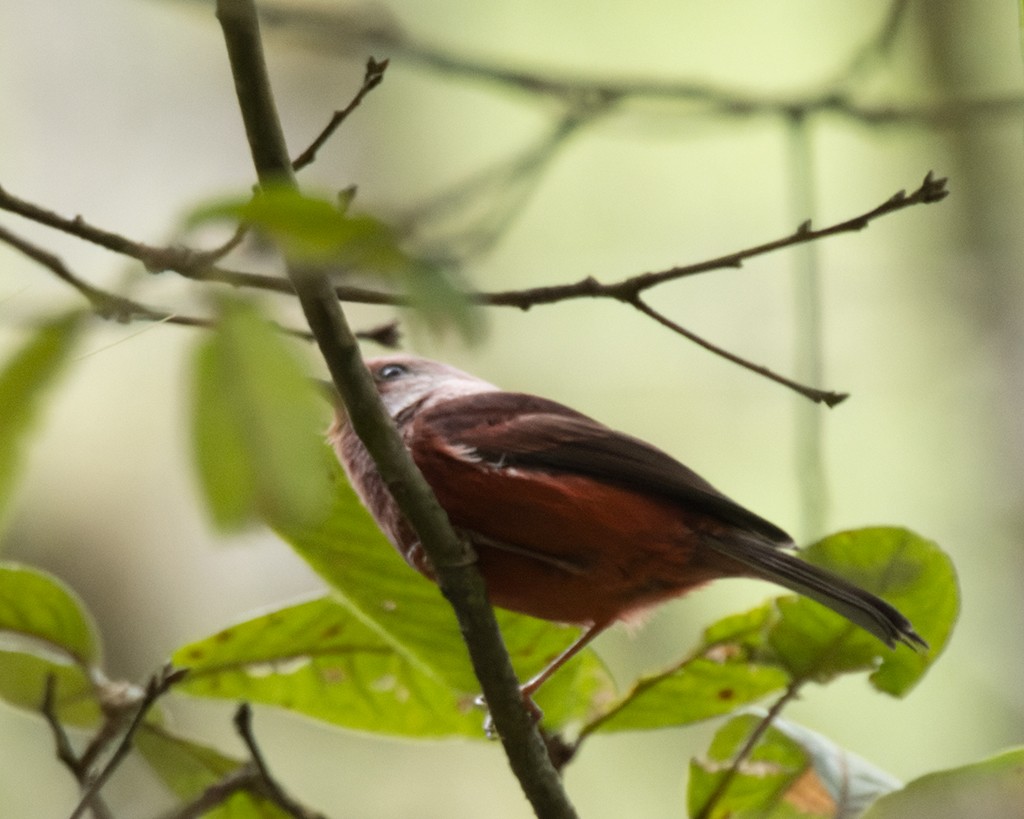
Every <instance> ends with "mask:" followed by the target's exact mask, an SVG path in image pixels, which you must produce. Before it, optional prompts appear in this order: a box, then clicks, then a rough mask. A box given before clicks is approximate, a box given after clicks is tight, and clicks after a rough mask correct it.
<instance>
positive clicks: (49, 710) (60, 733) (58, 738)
mask: <svg viewBox="0 0 1024 819" xmlns="http://www.w3.org/2000/svg"><path fill="white" fill-rule="evenodd" d="M56 696H57V679H56V677H54V675H53V674H49V675H47V677H46V688H45V690H44V692H43V702H42V705H41V706H40V709H39V710H40V711H41V712H42V714H43V718H44V719H45V720H46V724H47V725H49V726H50V731H51V732H52V733H53V741H54V745H55V746H56V749H57V759H59V760H60V761H61V762H62V763H63V765H64V767H65V768H67V769H68V771H70V772H71V775H72V776H73V777H74V778H75V782H77V783H78V787H79V788H84V787H86V786H87V784H88V781H89V765H88V763H83V761H82V758H80V757H79V756H78V754H77V753H75V749H74V748H73V747H72V746H71V740H70V739H69V738H68V735H67V732H66V731H65V730H64V726H63V725H62V724H61V721H60V718H59V717H58V716H57V703H56ZM89 809H90V810H91V811H92V814H93V816H94V817H95V819H113V814H112V813H111V812H110V808H108V807H107V805H106V803H105V802H104V801H103V797H101V796H100V795H99V794H98V793H94V794H93V795H92V797H91V798H90V799H89Z"/></svg>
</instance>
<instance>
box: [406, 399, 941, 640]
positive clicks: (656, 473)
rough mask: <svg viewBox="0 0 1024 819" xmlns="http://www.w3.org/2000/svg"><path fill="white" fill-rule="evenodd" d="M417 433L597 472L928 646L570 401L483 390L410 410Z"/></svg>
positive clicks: (711, 541) (751, 560) (470, 450)
mask: <svg viewBox="0 0 1024 819" xmlns="http://www.w3.org/2000/svg"><path fill="white" fill-rule="evenodd" d="M412 432H413V435H412V437H413V439H416V438H417V437H418V436H419V435H421V434H422V435H424V436H425V437H426V438H433V437H434V436H439V437H440V438H441V439H442V440H444V441H446V442H447V443H449V444H450V445H452V446H455V447H459V448H462V449H464V450H465V451H466V453H467V454H469V455H471V457H475V458H479V459H480V460H482V461H484V462H487V463H490V464H492V465H495V466H502V467H511V468H520V469H523V468H525V469H534V470H540V471H541V472H545V473H548V474H554V475H557V474H568V475H576V476H581V477H586V478H594V479H597V480H599V481H602V482H605V483H607V484H610V485H615V486H619V487H622V488H624V489H634V490H640V491H641V492H642V493H645V494H647V495H653V496H660V497H662V498H664V499H666V500H669V501H670V502H672V503H673V504H676V505H678V506H679V507H680V508H682V509H684V510H688V511H691V512H696V513H699V514H700V515H703V516H707V517H710V518H712V519H716V520H717V521H719V522H720V523H723V524H727V528H726V529H723V530H722V531H723V534H722V535H721V536H715V535H712V534H707V535H705V536H704V538H703V545H704V546H706V547H708V548H710V549H712V550H714V551H715V552H718V553H720V554H722V555H723V556H725V557H726V558H728V559H730V560H734V561H738V562H739V563H741V564H743V565H745V566H747V567H749V568H750V569H751V574H753V575H756V576H760V577H763V578H765V579H768V580H772V581H774V582H776V583H779V584H780V585H782V586H785V587H786V588H789V589H791V590H793V591H796V592H798V593H800V594H804V595H806V596H808V597H810V598H812V599H814V600H817V601H818V602H820V603H822V604H824V605H826V606H828V607H829V608H832V609H833V610H835V611H837V612H839V613H840V614H842V615H843V616H844V617H847V618H848V619H850V620H851V621H852V622H854V623H856V624H857V625H860V626H861V627H863V628H865V629H866V630H868V631H869V632H871V633H872V634H875V635H876V636H877V637H879V638H880V639H881V640H883V641H884V642H885V643H887V644H888V645H890V646H891V645H893V644H894V643H895V642H896V641H900V642H905V643H908V644H914V643H917V644H920V645H925V643H924V641H923V640H922V639H921V638H920V637H919V636H918V635H917V633H916V632H915V631H914V630H913V628H912V626H911V624H910V623H909V621H908V620H907V619H906V618H905V617H903V615H902V614H900V613H899V612H898V611H897V610H896V609H895V608H893V607H892V606H890V605H889V604H888V603H886V602H885V601H883V600H881V599H879V598H877V597H876V596H875V595H873V594H870V593H869V592H866V591H864V590H863V589H860V588H858V587H857V586H854V585H853V584H851V583H849V582H848V581H846V580H843V579H842V578H841V577H838V576H836V575H834V574H832V573H831V572H827V571H825V570H823V569H819V568H818V567H816V566H813V565H811V564H809V563H806V562H804V561H802V560H799V559H798V558H795V557H793V556H792V555H790V554H788V553H786V552H783V551H780V550H779V547H782V546H788V545H791V544H792V539H791V538H790V537H789V535H787V534H786V532H784V531H783V530H782V529H780V528H779V527H777V526H775V525H774V524H772V523H770V522H769V521H767V520H765V519H764V518H762V517H760V516H758V515H755V514H754V513H753V512H750V511H748V510H747V509H745V508H743V507H742V506H740V505H739V504H737V503H735V502H734V501H732V500H730V499H729V498H728V497H726V496H725V495H723V494H722V493H721V492H719V491H718V490H717V489H715V487H713V486H712V485H711V484H710V483H708V482H707V481H706V480H704V479H703V478H701V477H700V476H699V475H698V474H697V473H695V472H693V471H692V470H691V469H689V468H687V467H686V466H684V465H683V464H681V463H679V462H678V461H677V460H675V459H674V458H673V457H671V456H670V455H668V454H666V453H665V452H662V451H661V450H659V449H657V448H656V447H654V446H651V445H650V444H648V443H645V442H644V441H641V440H639V439H637V438H633V437H632V436H629V435H625V434H623V433H620V432H616V431H614V430H612V429H610V428H609V427H606V426H604V425H603V424H600V423H598V422H597V421H594V420H593V419H591V418H589V417H587V416H586V415H583V414H582V413H579V412H577V411H576V410H573V409H571V408H569V407H566V406H564V405H562V404H559V403H557V402H555V401H550V400H548V399H545V398H540V397H538V396H533V395H526V394H522V393H508V392H484V393H478V394H473V395H468V396H463V397H460V398H455V399H452V400H450V401H445V402H443V403H441V404H439V405H437V406H435V407H432V408H428V409H425V410H423V411H421V412H419V413H418V414H417V415H416V416H415V421H414V422H413V427H412Z"/></svg>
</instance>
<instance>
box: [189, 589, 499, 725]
mask: <svg viewBox="0 0 1024 819" xmlns="http://www.w3.org/2000/svg"><path fill="white" fill-rule="evenodd" d="M173 662H174V664H175V665H178V666H182V667H187V668H189V669H190V671H189V674H188V676H187V677H186V678H185V680H184V681H183V682H182V683H180V684H179V685H178V686H177V689H178V690H179V691H184V692H188V693H190V694H195V695H199V696H206V697H220V698H227V699H232V700H247V701H250V702H259V703H265V704H268V705H276V706H279V707H282V708H287V709H289V710H292V711H296V712H298V713H301V714H305V715H307V716H310V717H313V718H315V719H320V720H324V721H326V722H331V723H334V724H336V725H342V726H344V727H346V728H351V729H355V730H361V731H375V732H378V733H388V734H400V735H405V736H420V737H428V736H448V735H455V734H462V735H467V736H476V735H478V734H479V733H480V725H481V719H482V714H481V713H480V712H479V711H476V710H475V709H474V708H473V705H472V698H471V697H466V696H465V695H462V696H460V695H459V694H458V693H457V692H455V691H454V690H453V689H452V688H451V687H450V686H448V685H446V684H444V683H443V682H442V681H441V680H439V679H438V678H437V677H435V676H433V675H431V674H429V673H426V672H425V671H424V670H422V669H421V668H418V667H416V666H415V665H414V664H413V663H411V662H410V661H409V659H408V658H407V657H406V656H404V655H403V653H402V652H400V651H398V650H397V649H396V647H395V646H394V645H393V644H392V643H390V642H389V641H387V640H385V639H384V638H383V637H382V636H381V635H380V634H379V633H378V632H377V631H376V630H375V629H373V628H370V627H369V626H368V625H366V624H365V623H363V622H362V621H360V620H359V619H357V618H356V617H355V616H354V615H353V614H352V613H351V612H350V611H349V609H348V608H346V607H345V606H343V605H341V604H340V603H338V602H337V601H335V600H333V599H331V598H327V597H325V598H319V599H316V600H310V601H307V602H304V603H299V604H297V605H294V606H289V607H287V608H283V609H279V610H277V611H273V612H270V613H268V614H264V615H261V616H259V617H256V618H253V619H252V620H248V621H246V622H244V623H239V624H238V625H234V626H231V627H229V628H226V629H224V630H223V631H221V632H219V633H218V634H215V635H213V636H211V637H209V638H207V639H205V640H201V641H199V642H196V643H192V644H190V645H187V646H184V647H182V648H181V649H179V650H178V651H176V652H175V654H174V656H173Z"/></svg>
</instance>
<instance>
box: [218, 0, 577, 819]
mask: <svg viewBox="0 0 1024 819" xmlns="http://www.w3.org/2000/svg"><path fill="white" fill-rule="evenodd" d="M217 16H218V19H219V21H220V24H221V27H222V29H223V31H224V39H225V43H226V45H227V49H228V57H229V60H230V62H231V70H232V74H233V76H234V78H235V88H236V91H237V94H238V100H239V106H240V108H241V111H242V118H243V120H244V122H245V127H246V134H247V136H248V138H249V145H250V149H251V151H252V155H253V162H254V164H255V166H256V171H257V175H258V177H259V180H260V184H261V185H267V184H268V183H272V184H278V185H280V184H288V185H294V184H295V182H294V176H293V174H292V168H291V162H290V161H289V159H288V154H287V149H286V147H285V144H284V138H283V136H282V133H281V127H280V123H279V121H278V118H277V113H276V110H275V108H274V104H273V100H272V97H271V91H270V83H269V79H268V77H267V71H266V65H265V63H264V60H263V51H262V44H261V41H260V34H259V26H258V24H257V19H256V9H255V4H254V3H253V2H252V0H218V2H217ZM288 274H289V278H290V279H291V282H292V285H293V287H294V289H295V292H296V295H297V296H298V298H299V301H300V303H301V304H302V309H303V311H304V312H305V314H306V318H307V320H308V321H309V325H310V329H311V330H312V331H313V334H314V336H315V337H316V340H317V344H318V345H319V346H320V350H321V352H322V353H323V356H324V360H325V361H326V363H327V367H328V369H329V370H330V373H331V377H332V379H333V380H334V383H335V386H336V387H337V389H338V391H339V393H340V394H341V396H342V398H343V399H344V401H345V405H346V407H347V409H348V412H349V417H350V418H351V422H352V424H353V427H354V428H355V431H356V433H357V434H358V435H359V437H360V439H361V440H362V441H363V443H364V444H365V445H366V448H367V450H368V451H369V452H370V453H371V455H372V457H373V459H374V461H375V463H376V464H377V467H378V471H379V472H380V474H381V477H382V478H383V479H384V481H385V483H386V484H387V486H388V489H389V490H390V491H391V493H392V495H393V496H394V498H395V501H396V503H397V504H398V506H399V508H400V509H401V510H402V514H403V515H405V517H406V519H407V520H408V521H409V523H410V524H411V525H412V527H413V529H414V530H415V531H416V533H417V534H418V535H419V538H420V541H421V543H422V544H423V548H424V551H425V552H426V553H427V555H428V556H429V558H430V560H431V563H432V564H433V566H434V567H435V569H436V571H437V575H438V582H439V585H440V586H441V590H442V592H443V593H444V594H445V596H446V597H447V598H448V600H449V601H450V602H451V604H452V606H453V608H454V609H455V613H456V616H457V617H458V620H459V624H460V626H461V628H462V631H463V635H464V637H465V639H466V644H467V647H468V649H469V653H470V657H471V659H472V662H473V667H474V670H475V671H476V674H477V677H478V679H479V680H480V683H481V686H482V688H483V690H484V695H485V696H486V698H487V702H488V704H489V707H490V710H491V716H492V717H493V718H494V722H495V724H496V725H497V727H498V731H499V732H500V734H501V738H502V742H503V744H504V747H505V752H506V754H507V755H508V758H509V762H510V765H511V767H512V769H513V771H514V772H515V774H516V776H517V777H518V779H519V782H520V784H521V786H522V788H523V790H524V792H525V793H526V795H527V798H528V799H529V800H530V802H531V804H532V805H533V807H534V810H535V812H536V813H537V815H538V816H543V817H572V816H575V811H574V810H573V808H572V805H571V804H570V803H569V801H568V797H567V796H566V794H565V791H564V790H563V789H562V786H561V782H560V781H559V779H558V775H557V773H556V772H555V770H554V768H553V767H552V765H551V762H550V760H549V759H548V756H547V753H546V750H545V748H544V744H543V742H542V741H541V738H540V735H539V733H538V731H537V728H536V726H535V725H534V724H533V721H532V718H531V717H530V715H529V714H527V712H526V709H525V708H524V704H523V701H522V698H521V696H520V694H519V690H518V680H517V679H516V677H515V672H514V671H513V670H512V666H511V663H510V662H509V657H508V652H507V651H506V650H505V647H504V644H503V643H502V641H501V636H500V633H499V631H498V627H497V622H496V620H495V618H494V612H493V610H492V609H491V607H490V604H489V603H488V601H487V594H486V589H485V587H484V585H483V580H482V579H481V577H480V574H479V572H478V571H477V569H476V566H475V565H474V563H473V562H472V561H471V560H467V559H466V557H467V556H466V553H465V547H464V545H463V544H462V543H460V542H459V540H458V538H457V537H456V535H455V533H454V532H453V531H452V528H451V525H450V524H449V523H448V520H447V517H446V516H445V514H444V511H443V510H442V509H441V507H440V506H439V505H438V503H437V500H436V498H434V496H433V493H432V492H431V490H430V487H429V486H428V485H427V483H426V481H425V480H424V479H423V476H422V475H421V474H420V473H419V471H418V470H417V469H416V467H415V464H413V462H412V458H411V456H410V454H409V452H408V451H407V450H406V449H405V447H404V446H403V445H402V442H401V440H400V439H399V437H398V434H397V432H396V430H395V427H394V424H393V423H392V422H391V420H390V418H388V416H387V415H386V413H385V412H384V409H383V407H382V405H381V403H380V398H379V396H378V395H377V392H376V389H375V388H374V385H373V382H372V379H371V378H370V375H369V372H368V371H367V370H366V367H365V365H364V364H363V362H362V358H361V357H360V354H359V348H358V345H357V343H356V340H355V338H354V336H353V335H352V333H351V331H350V330H349V328H348V324H347V322H346V320H345V316H344V314H343V313H342V311H341V308H340V306H339V304H338V300H337V298H336V295H335V293H334V290H333V288H332V287H331V285H330V282H329V281H328V279H327V276H326V275H324V273H323V272H322V271H320V270H316V269H310V268H308V267H300V266H298V265H295V264H290V265H289V267H288Z"/></svg>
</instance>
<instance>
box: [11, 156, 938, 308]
mask: <svg viewBox="0 0 1024 819" xmlns="http://www.w3.org/2000/svg"><path fill="white" fill-rule="evenodd" d="M946 181H947V180H946V179H945V178H936V177H935V176H934V174H933V173H932V172H929V173H928V175H927V176H926V177H925V179H924V182H922V183H921V185H920V186H919V187H918V188H917V190H915V191H913V192H912V193H910V194H907V193H906V192H905V191H899V192H897V193H896V194H894V195H893V196H891V197H890V198H889V199H887V200H886V201H885V202H883V203H882V204H881V205H878V206H877V207H875V208H872V209H871V210H869V211H867V212H865V213H862V214H859V215H857V216H854V217H852V218H850V219H845V220H843V221H841V222H836V223H834V224H832V225H828V226H827V227H824V228H818V229H814V228H812V226H811V223H810V222H809V221H808V222H804V223H803V224H802V225H800V226H799V227H798V228H797V229H796V230H795V231H793V232H792V233H790V234H789V235H787V236H783V237H782V238H779V239H775V240H772V241H769V242H764V243H762V244H758V245H753V246H751V247H748V248H744V249H743V250H738V251H735V252H733V253H728V254H725V255H723V256H717V257H715V258H713V259H707V260H704V261H701V262H694V263H693V264H688V265H680V266H676V267H671V268H668V269H667V270H661V271H656V272H650V273H641V274H639V275H634V276H629V277H627V278H625V279H621V280H619V281H617V282H611V283H608V284H604V283H602V282H600V281H598V280H597V279H595V278H593V277H587V278H585V279H581V280H580V281H577V282H572V283H570V284H559V285H547V286H544V287H533V288H526V289H521V290H502V291H492V292H486V291H484V292H475V293H469V294H468V297H469V299H470V300H471V301H473V302H474V303H476V304H481V305H487V306H493V307H516V308H518V309H520V310H529V309H530V308H531V307H536V306H538V305H544V304H555V303H557V302H562V301H568V300H570V299H579V298H611V299H616V300H618V301H623V302H627V303H629V302H631V300H632V299H633V297H634V296H635V294H637V293H641V292H643V291H644V290H649V289H650V288H652V287H655V286H657V285H660V284H663V283H666V282H670V281H675V280H677V279H681V278H685V277H687V276H695V275H698V274H700V273H708V272H710V271H713V270H722V269H726V268H737V267H742V266H743V263H744V262H745V261H747V260H748V259H752V258H754V257H757V256H763V255H766V254H768V253H772V252H774V251H776V250H782V249H784V248H787V247H792V246H794V245H798V244H802V243H804V242H812V241H817V240H820V239H824V238H826V237H828V236H835V235H838V234H841V233H851V232H856V231H860V230H863V229H864V228H866V227H868V225H870V224H871V223H872V222H874V221H875V220H877V219H880V218H881V217H883V216H887V215H889V214H892V213H896V212H897V211H901V210H904V209H906V208H909V207H913V206H915V205H927V204H932V203H934V202H939V201H941V200H942V199H944V198H945V197H946V196H947V195H948V194H949V191H948V189H947V188H946ZM0 209H2V210H8V211H10V212H12V213H17V214H18V215H20V216H24V217H25V218H27V219H31V220H32V221H36V222H39V223H40V224H44V225H48V226H49V227H52V228H55V229H56V230H60V231H61V232H63V233H68V234H70V235H72V236H77V237H78V238H80V239H83V240H85V241H88V242H92V243H93V244H98V245H100V246H101V247H105V248H107V249H108V250H112V251H114V252H116V253H120V254H122V255H125V256H128V257H130V258H133V259H136V260H138V261H140V262H142V263H143V264H145V265H147V267H149V265H150V264H152V263H154V262H155V261H157V260H159V261H160V262H161V265H162V266H159V267H158V269H160V270H173V271H175V272H176V273H180V274H181V275H183V276H187V277H196V276H197V273H196V269H197V268H196V264H197V262H196V260H197V259H198V258H201V257H202V256H203V254H202V253H201V252H198V251H195V250H191V249H188V248H182V247H153V246H151V245H146V244H142V243H140V242H134V241H131V240H129V239H127V238H125V237H123V236H120V235H118V234H114V233H110V232H109V231H105V230H103V229H101V228H97V227H95V226H93V225H90V224H89V223H87V222H85V221H84V220H83V219H81V218H77V217H76V218H75V219H66V218H65V217H62V216H58V215H57V214H55V213H53V212H52V211H48V210H46V209H44V208H40V207H38V206H36V205H33V204H32V203H30V202H26V201H25V200H23V199H19V198H17V197H14V196H12V195H11V194H9V193H7V192H6V191H5V190H4V189H3V188H2V187H0ZM150 269H153V268H150ZM55 272H56V271H55ZM202 278H203V279H204V280H207V281H216V282H220V283H222V284H229V285H232V286H235V287H248V288H253V289H257V290H266V291H270V292H274V293H282V294H288V295H294V294H295V288H294V286H293V285H292V283H291V282H290V281H288V280H287V279H283V278H281V277H279V276H263V275H259V274H254V273H246V272H242V271H236V270H225V269H223V268H219V267H216V266H214V267H208V268H205V269H204V270H203V273H202ZM335 293H336V294H337V296H338V299H339V300H341V301H345V302H352V303H359V304H381V305H392V306H396V307H406V306H408V305H409V300H408V299H407V298H406V297H405V296H403V295H401V294H396V293H388V292H383V291H379V290H372V289H368V288H361V287H351V286H348V285H342V286H338V287H336V288H335ZM115 298H117V297H115Z"/></svg>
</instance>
